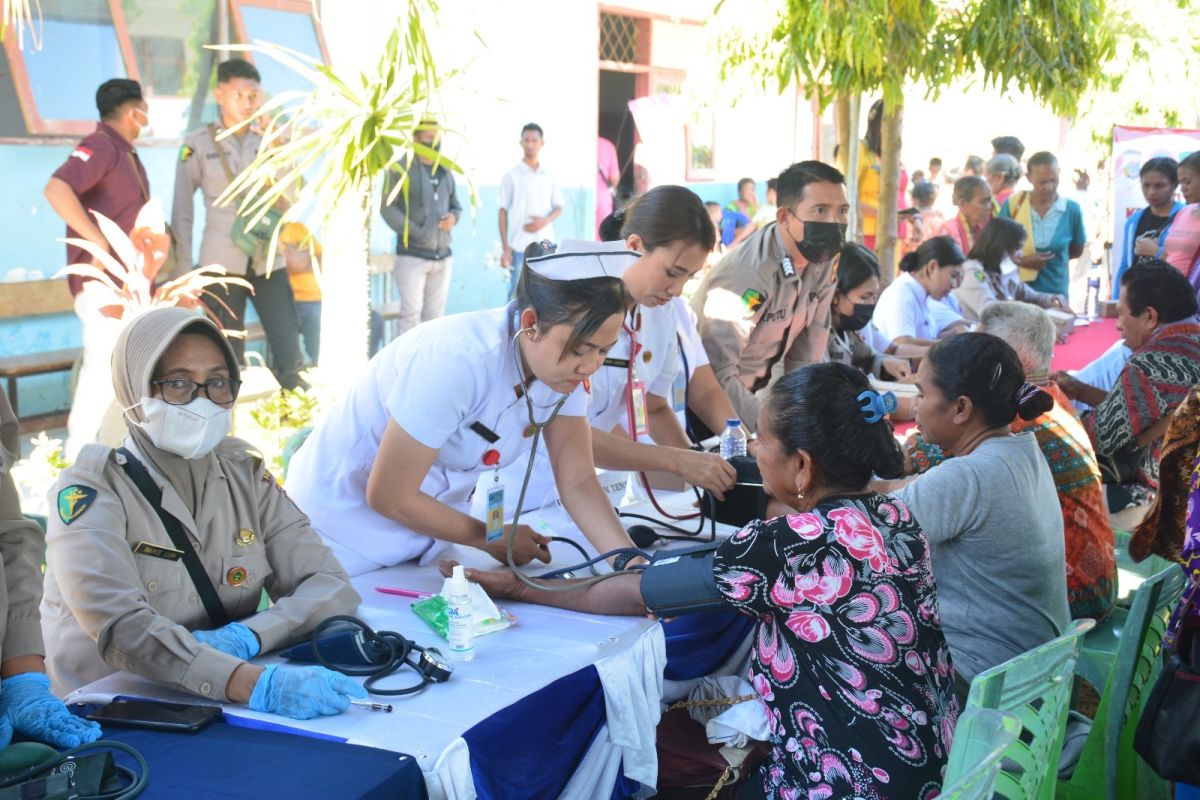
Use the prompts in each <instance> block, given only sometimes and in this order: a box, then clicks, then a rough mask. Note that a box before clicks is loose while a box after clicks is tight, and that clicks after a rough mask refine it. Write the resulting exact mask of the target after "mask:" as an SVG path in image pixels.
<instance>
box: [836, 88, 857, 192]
mask: <svg viewBox="0 0 1200 800" xmlns="http://www.w3.org/2000/svg"><path fill="white" fill-rule="evenodd" d="M833 103H834V106H833V109H834V120H835V121H836V125H837V149H838V151H837V157H836V158H834V160H833V161H834V164H835V166H837V168H838V169H840V170H841V171H842V174H845V173H846V171H847V170H849V169H850V143H851V142H853V141H854V132H853V130H852V129H851V127H850V95H848V94H846V93H845V92H842V93H840V94H838V96H837V97H836V98H835V99H834V101H833Z"/></svg>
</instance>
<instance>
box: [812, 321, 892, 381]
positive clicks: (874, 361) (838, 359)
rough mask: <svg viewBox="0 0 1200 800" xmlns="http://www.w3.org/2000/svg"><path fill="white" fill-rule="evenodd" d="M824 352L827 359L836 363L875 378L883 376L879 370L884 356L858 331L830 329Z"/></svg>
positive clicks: (881, 367)
mask: <svg viewBox="0 0 1200 800" xmlns="http://www.w3.org/2000/svg"><path fill="white" fill-rule="evenodd" d="M826 354H827V357H828V360H829V361H832V362H834V363H836V364H846V365H847V366H851V367H854V368H855V369H858V370H861V371H862V372H865V373H867V374H868V375H874V376H875V377H876V378H882V377H883V375H882V374H881V372H882V370H883V359H884V358H886V356H884V355H883V354H881V353H879V352H877V351H876V350H875V348H874V347H871V343H870V342H868V341H867V340H866V339H864V338H863V337H862V336H861V335H860V334H859V333H858V331H830V333H829V345H828V347H827V349H826Z"/></svg>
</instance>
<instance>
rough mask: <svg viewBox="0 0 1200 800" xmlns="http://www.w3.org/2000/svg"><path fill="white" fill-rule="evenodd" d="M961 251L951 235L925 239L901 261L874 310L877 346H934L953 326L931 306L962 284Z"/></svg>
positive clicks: (963, 258)
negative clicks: (940, 318) (937, 317)
mask: <svg viewBox="0 0 1200 800" xmlns="http://www.w3.org/2000/svg"><path fill="white" fill-rule="evenodd" d="M966 260H967V259H966V257H965V256H964V255H963V253H962V250H960V249H959V247H958V245H957V244H955V243H954V240H953V239H951V238H950V237H949V236H934V237H933V238H932V239H926V240H925V241H924V242H922V243H921V246H920V247H918V248H917V249H916V250H914V251H913V252H911V253H908V254H907V255H905V256H904V258H902V259H900V274H899V275H897V276H896V280H894V281H892V282H891V284H889V285H888V287H887V288H886V289H884V290H883V294H882V295H880V296H879V304H878V305H876V307H875V315H874V316H873V317H872V318H871V325H872V326H873V327H874V329H875V331H876V332H877V333H878V334H879V337H878V338H876V340H875V346H876V347H879V346H881V345H883V343H884V342H888V343H890V344H888V345H886V346H888V347H890V346H891V345H902V344H911V345H924V346H926V347H928V346H930V345H932V344H933V343H934V342H935V341H937V338H938V332H939V330H942V329H946V328H948V327H950V326H947V325H945V324H942V321H941V320H938V319H935V318H934V310H933V308H932V303H933V302H936V301H939V300H941V299H942V298H944V297H946V296H947V295H949V294H950V292H951V291H953V290H954V289H955V288H957V287H958V285H959V283H961V282H962V265H963V262H964V261H966Z"/></svg>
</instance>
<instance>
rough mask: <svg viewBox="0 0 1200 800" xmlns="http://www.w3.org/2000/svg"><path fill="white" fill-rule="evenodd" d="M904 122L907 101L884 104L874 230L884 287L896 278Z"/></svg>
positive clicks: (876, 252)
mask: <svg viewBox="0 0 1200 800" xmlns="http://www.w3.org/2000/svg"><path fill="white" fill-rule="evenodd" d="M903 120H904V100H903V98H901V99H900V100H899V101H898V102H897V103H895V104H894V105H893V104H890V103H887V102H885V103H884V106H883V131H882V134H883V135H882V137H881V138H882V140H883V141H882V143H881V144H882V148H881V149H882V150H883V153H882V156H881V161H882V165H881V168H880V174H879V216H878V218H877V219H876V227H875V255H877V256H879V267H880V271H881V272H882V275H881V276H880V277H881V279H882V282H883V285H884V286H886V285H887V284H889V283H891V282H892V277H893V276H894V275H895V274H896V246H897V243H898V237H897V225H896V211H897V200H898V199H899V195H900V130H901V127H902V124H903Z"/></svg>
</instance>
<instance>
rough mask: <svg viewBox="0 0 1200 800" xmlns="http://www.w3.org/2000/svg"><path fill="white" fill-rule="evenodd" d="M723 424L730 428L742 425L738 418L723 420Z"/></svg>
mask: <svg viewBox="0 0 1200 800" xmlns="http://www.w3.org/2000/svg"><path fill="white" fill-rule="evenodd" d="M725 424H726V425H728V426H729V427H731V428H740V427H742V421H741V420H740V419H727V420H725Z"/></svg>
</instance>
